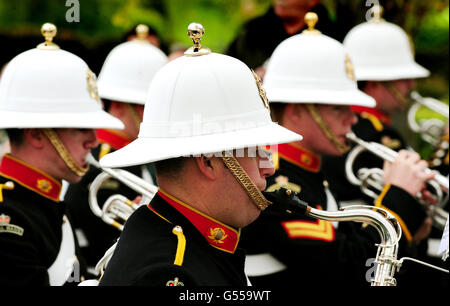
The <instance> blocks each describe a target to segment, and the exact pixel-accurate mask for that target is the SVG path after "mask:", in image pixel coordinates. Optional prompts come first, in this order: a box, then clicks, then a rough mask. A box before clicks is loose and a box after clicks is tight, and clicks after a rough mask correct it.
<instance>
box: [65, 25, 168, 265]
mask: <svg viewBox="0 0 450 306" xmlns="http://www.w3.org/2000/svg"><path fill="white" fill-rule="evenodd" d="M148 32H149V28H148V26H147V25H144V24H140V25H138V26H137V27H136V37H135V38H134V39H133V40H131V41H127V42H125V43H121V44H119V45H118V46H116V47H114V48H113V49H112V50H111V52H110V53H109V54H108V56H107V57H106V59H105V62H104V64H103V66H102V69H101V71H100V73H99V77H98V82H97V83H98V92H99V96H100V98H101V99H102V102H103V104H104V109H105V110H106V111H108V112H109V113H110V114H111V115H113V116H114V117H116V118H118V119H119V120H121V121H122V122H123V124H124V126H125V128H124V129H123V130H113V129H98V130H97V137H98V140H99V143H100V145H99V147H98V148H96V149H95V150H93V152H92V155H93V156H94V158H96V159H100V158H101V157H102V156H104V155H105V154H107V153H110V152H113V151H115V150H118V149H121V148H122V147H124V146H126V145H127V144H129V143H130V142H131V141H133V140H134V139H136V138H137V136H138V132H139V125H140V123H141V121H142V114H143V111H144V104H145V99H146V96H147V91H148V87H149V86H150V83H151V81H152V79H153V77H154V76H155V74H156V72H157V71H158V70H159V69H160V68H161V67H162V66H164V65H165V64H166V63H167V61H168V60H167V56H166V55H165V54H164V53H163V52H162V51H161V50H160V49H158V48H157V47H155V46H153V45H152V44H150V43H149V41H148V39H147V38H148V37H147V35H148ZM125 170H127V171H129V172H131V173H133V174H135V175H137V176H139V177H141V178H143V179H145V180H146V181H148V182H149V183H151V184H155V183H156V182H155V177H154V172H155V171H154V167H153V165H152V164H147V165H137V166H133V167H127V168H126V169H125ZM98 174H100V170H98V169H97V168H94V167H91V169H90V170H89V172H88V173H87V174H86V176H85V177H84V178H83V180H82V181H81V182H79V183H78V184H73V185H71V186H70V187H69V189H68V190H67V193H66V195H65V198H64V199H65V201H66V202H67V204H68V206H69V210H70V212H71V214H72V216H73V220H74V227H75V228H76V230H77V233H78V234H79V235H80V246H81V250H82V252H83V254H84V255H85V258H86V261H87V264H88V265H89V266H90V267H95V265H96V264H97V262H98V261H99V260H100V259H101V258H102V256H103V254H104V253H105V251H106V250H107V249H108V248H109V247H110V246H111V245H112V244H113V243H114V242H115V241H116V239H117V237H118V236H119V234H120V231H119V230H117V229H116V228H114V227H112V226H110V225H107V224H105V223H104V222H103V221H102V220H101V219H100V218H98V217H97V216H96V215H94V213H93V212H92V211H91V209H90V205H89V203H88V197H89V185H90V184H91V183H92V182H93V181H94V179H95V178H96V177H97V175H98ZM113 194H121V195H123V196H125V197H127V198H128V199H131V200H133V199H135V198H136V196H138V194H136V192H135V191H133V190H132V189H130V188H128V187H127V186H125V185H124V184H121V183H119V182H118V181H116V180H114V179H110V180H108V181H107V183H105V184H103V185H102V186H101V189H100V190H99V193H98V202H99V203H101V204H103V203H105V202H106V200H107V199H108V198H109V197H110V196H111V195H113Z"/></svg>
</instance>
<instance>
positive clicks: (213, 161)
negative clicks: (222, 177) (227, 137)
mask: <svg viewBox="0 0 450 306" xmlns="http://www.w3.org/2000/svg"><path fill="white" fill-rule="evenodd" d="M218 162H222V161H221V160H220V159H219V158H216V157H214V156H211V157H207V156H205V155H202V156H200V157H195V163H196V165H197V168H198V169H199V171H200V172H201V173H202V174H203V175H204V176H205V177H206V178H208V179H210V180H215V179H216V177H217V171H218V166H219V163H218Z"/></svg>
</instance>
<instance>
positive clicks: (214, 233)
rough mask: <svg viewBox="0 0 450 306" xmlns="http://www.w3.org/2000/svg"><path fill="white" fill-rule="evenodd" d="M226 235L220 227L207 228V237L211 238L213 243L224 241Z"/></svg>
mask: <svg viewBox="0 0 450 306" xmlns="http://www.w3.org/2000/svg"><path fill="white" fill-rule="evenodd" d="M227 237H228V235H227V234H225V231H224V230H223V229H221V228H220V227H216V228H215V229H212V228H210V229H209V236H208V238H209V239H211V240H213V241H214V242H215V243H224V242H223V241H224V240H225V238H227Z"/></svg>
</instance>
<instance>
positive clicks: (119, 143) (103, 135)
mask: <svg viewBox="0 0 450 306" xmlns="http://www.w3.org/2000/svg"><path fill="white" fill-rule="evenodd" d="M97 138H98V141H99V142H100V143H107V144H109V145H110V146H111V147H113V148H114V149H115V150H119V149H121V148H123V147H125V146H126V145H127V144H129V143H130V142H131V140H130V139H128V138H127V137H126V136H125V135H124V134H123V133H121V132H119V131H113V130H106V129H97Z"/></svg>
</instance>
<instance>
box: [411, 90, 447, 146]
mask: <svg viewBox="0 0 450 306" xmlns="http://www.w3.org/2000/svg"><path fill="white" fill-rule="evenodd" d="M410 97H411V100H412V102H413V104H412V105H411V107H410V108H409V110H408V115H407V120H408V125H409V127H410V129H411V130H412V131H414V132H416V133H419V134H420V136H421V137H422V139H423V140H425V141H426V142H428V143H430V144H432V145H433V146H436V145H438V144H439V141H440V138H441V136H442V133H443V130H444V126H445V122H444V121H442V120H441V119H438V118H430V119H426V120H425V119H424V120H421V121H420V122H419V123H418V122H417V121H416V113H417V111H418V110H419V109H420V107H421V106H425V107H427V108H429V109H431V110H433V111H435V112H436V113H438V114H440V115H442V116H444V117H445V118H447V120H448V118H449V109H448V105H447V104H445V103H443V102H441V101H439V100H437V99H434V98H431V97H422V96H421V95H420V94H419V93H418V92H416V91H413V92H411V95H410Z"/></svg>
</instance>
